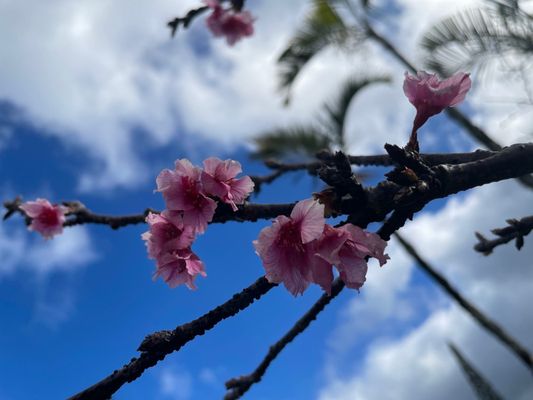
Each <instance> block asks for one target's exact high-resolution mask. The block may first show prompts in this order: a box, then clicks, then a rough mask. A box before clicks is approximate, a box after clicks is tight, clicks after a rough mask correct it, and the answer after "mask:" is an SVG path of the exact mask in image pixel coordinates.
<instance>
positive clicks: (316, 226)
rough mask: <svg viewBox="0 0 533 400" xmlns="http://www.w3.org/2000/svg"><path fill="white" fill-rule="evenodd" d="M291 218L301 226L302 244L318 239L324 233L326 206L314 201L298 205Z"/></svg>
mask: <svg viewBox="0 0 533 400" xmlns="http://www.w3.org/2000/svg"><path fill="white" fill-rule="evenodd" d="M291 218H292V219H293V220H294V221H295V223H299V224H300V230H301V233H300V234H301V238H302V243H308V242H310V241H312V240H315V239H317V238H318V237H320V235H321V234H322V232H323V231H324V225H325V221H326V220H325V218H324V205H323V204H320V203H319V202H317V201H315V200H313V199H307V200H302V201H299V202H298V203H296V205H295V206H294V208H293V210H292V212H291Z"/></svg>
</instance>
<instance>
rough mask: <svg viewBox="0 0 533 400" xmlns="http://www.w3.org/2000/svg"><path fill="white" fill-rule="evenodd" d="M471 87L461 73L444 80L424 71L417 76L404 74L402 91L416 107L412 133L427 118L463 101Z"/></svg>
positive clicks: (465, 76)
mask: <svg viewBox="0 0 533 400" xmlns="http://www.w3.org/2000/svg"><path fill="white" fill-rule="evenodd" d="M471 85H472V81H471V80H470V77H469V74H465V73H463V72H458V73H456V74H455V75H453V76H451V77H450V78H448V79H444V80H440V79H439V78H438V77H437V75H435V74H428V73H427V72H424V71H420V72H418V73H417V76H413V75H409V74H408V73H407V72H406V73H405V81H404V83H403V91H404V93H405V95H406V96H407V98H408V99H409V101H410V102H411V103H412V104H413V105H414V106H415V107H416V117H415V120H414V124H413V132H416V131H417V130H418V128H420V127H421V126H422V125H423V124H424V123H425V122H426V121H427V120H428V118H429V117H431V116H433V115H435V114H438V113H440V112H441V111H442V110H444V109H445V108H447V107H452V106H455V105H457V104H459V103H460V102H461V101H463V100H464V98H465V96H466V92H468V90H469V89H470V86H471Z"/></svg>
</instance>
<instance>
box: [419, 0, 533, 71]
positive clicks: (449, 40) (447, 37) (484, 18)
mask: <svg viewBox="0 0 533 400" xmlns="http://www.w3.org/2000/svg"><path fill="white" fill-rule="evenodd" d="M491 3H492V4H491V5H490V6H485V7H484V8H479V9H470V10H465V11H461V12H459V13H457V14H455V15H453V16H451V17H448V18H446V19H444V20H442V21H441V22H439V23H437V24H436V25H435V26H433V28H431V29H430V30H429V31H428V32H427V33H426V34H425V35H424V37H423V39H422V42H421V44H422V47H424V48H425V49H426V50H427V51H428V53H429V56H428V60H427V63H426V65H427V66H428V67H430V68H431V69H434V70H436V71H438V72H439V73H441V74H442V75H444V76H447V75H451V74H453V73H454V72H456V71H458V70H469V69H471V68H473V67H474V66H475V65H477V64H483V63H485V62H486V61H488V60H490V59H493V58H494V57H495V56H501V55H505V54H509V53H513V54H518V55H522V56H527V57H532V58H533V20H532V19H531V18H530V17H529V16H528V15H527V14H526V13H525V12H523V11H522V10H521V9H520V8H519V5H518V3H517V2H515V1H510V0H507V1H504V0H500V1H495V0H494V1H491Z"/></svg>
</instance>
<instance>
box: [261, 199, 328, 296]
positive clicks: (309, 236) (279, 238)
mask: <svg viewBox="0 0 533 400" xmlns="http://www.w3.org/2000/svg"><path fill="white" fill-rule="evenodd" d="M324 226H325V219H324V206H323V205H321V204H319V203H318V202H316V201H314V200H312V199H309V200H303V201H300V202H298V203H297V204H296V205H295V206H294V209H293V210H292V212H291V216H290V218H287V217H285V216H283V215H281V216H279V217H277V218H276V219H275V220H274V221H273V223H272V226H269V227H266V228H264V229H263V230H262V231H261V232H260V234H259V237H258V239H257V240H255V241H254V242H253V244H254V247H255V250H256V253H257V254H258V255H259V257H260V258H261V260H262V262H263V266H264V267H265V270H266V278H267V279H268V281H269V282H273V283H281V282H283V284H284V285H285V287H286V288H287V289H288V290H289V292H291V293H292V294H293V295H295V296H296V295H298V294H301V293H303V292H304V291H305V289H306V288H307V286H309V283H310V282H315V281H319V284H321V286H323V287H325V289H326V290H328V289H327V288H328V282H327V281H328V280H329V287H331V279H333V276H332V275H331V279H330V275H329V274H328V271H327V263H325V262H324V261H323V260H320V259H319V258H318V257H315V253H316V244H317V241H316V239H318V238H319V237H320V236H321V235H322V232H323V231H324ZM329 269H330V272H331V265H330V266H329Z"/></svg>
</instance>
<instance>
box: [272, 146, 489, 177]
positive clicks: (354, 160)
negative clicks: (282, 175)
mask: <svg viewBox="0 0 533 400" xmlns="http://www.w3.org/2000/svg"><path fill="white" fill-rule="evenodd" d="M495 154H497V152H494V151H487V150H476V151H474V152H472V153H434V154H420V158H421V159H422V160H423V161H424V162H425V163H426V164H428V165H431V166H435V165H439V164H463V163H466V162H472V161H478V160H482V159H484V158H487V157H490V156H493V155H495ZM347 157H348V161H349V162H350V164H352V165H361V166H383V167H388V166H391V165H393V161H392V159H391V158H390V157H389V155H388V154H383V155H371V156H353V155H347ZM317 158H319V159H320V160H321V161H331V160H332V159H333V154H332V153H330V152H329V151H323V152H321V153H319V154H317ZM321 161H311V162H302V163H283V162H279V161H276V160H266V161H265V165H266V166H267V167H269V168H271V169H274V170H278V171H284V172H291V171H302V170H307V171H309V172H310V173H311V174H312V175H316V174H317V170H318V169H319V168H320V167H321V166H322V165H323V163H322V162H321Z"/></svg>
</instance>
